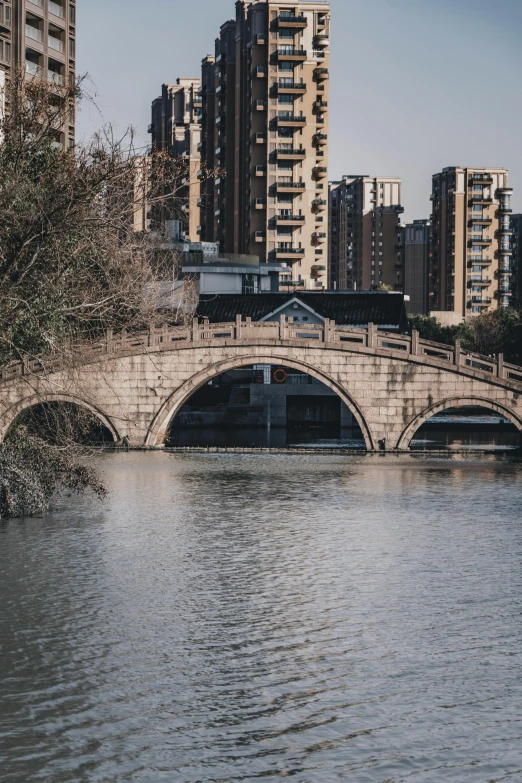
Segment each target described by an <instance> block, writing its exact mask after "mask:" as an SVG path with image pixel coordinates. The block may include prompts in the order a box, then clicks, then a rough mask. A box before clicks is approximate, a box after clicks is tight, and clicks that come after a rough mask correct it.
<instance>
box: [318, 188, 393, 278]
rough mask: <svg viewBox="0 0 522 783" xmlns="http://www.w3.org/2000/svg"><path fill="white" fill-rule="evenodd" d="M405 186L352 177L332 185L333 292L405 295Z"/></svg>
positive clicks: (330, 266)
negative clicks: (388, 289)
mask: <svg viewBox="0 0 522 783" xmlns="http://www.w3.org/2000/svg"><path fill="white" fill-rule="evenodd" d="M403 211H404V209H403V207H402V206H401V180H400V179H399V178H398V177H368V176H359V175H352V174H350V175H347V176H345V177H343V179H342V180H340V181H338V182H331V183H330V185H329V213H330V247H329V277H330V287H331V288H338V289H358V290H361V289H366V290H368V289H370V288H378V287H379V286H382V285H388V286H392V287H393V288H395V289H397V290H401V289H402V285H403V280H402V264H401V260H400V254H399V248H398V242H399V238H398V232H399V231H400V215H401V214H402V212H403Z"/></svg>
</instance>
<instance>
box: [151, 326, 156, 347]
mask: <svg viewBox="0 0 522 783" xmlns="http://www.w3.org/2000/svg"><path fill="white" fill-rule="evenodd" d="M155 342H156V324H155V323H154V321H151V322H150V324H149V348H152V347H153V345H154V344H155Z"/></svg>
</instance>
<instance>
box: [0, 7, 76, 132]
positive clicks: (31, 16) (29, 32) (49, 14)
mask: <svg viewBox="0 0 522 783" xmlns="http://www.w3.org/2000/svg"><path fill="white" fill-rule="evenodd" d="M75 57H76V2H74V0H31V2H29V0H2V1H1V2H0V71H1V72H3V73H2V76H1V77H0V81H1V82H3V81H4V79H9V74H10V73H12V72H13V71H14V70H21V71H22V72H25V73H26V74H27V76H28V77H32V78H42V79H45V80H48V81H49V82H52V83H54V84H58V85H63V84H65V83H66V80H67V79H68V78H69V77H70V76H71V75H72V76H74V74H75ZM7 109H8V107H7ZM59 141H60V143H61V144H62V146H63V147H69V146H70V145H72V144H73V143H74V111H71V114H70V118H69V123H68V125H67V126H66V127H65V128H61V129H60V137H59Z"/></svg>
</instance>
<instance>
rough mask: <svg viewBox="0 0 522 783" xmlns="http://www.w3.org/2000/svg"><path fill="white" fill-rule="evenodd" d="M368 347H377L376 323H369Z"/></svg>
mask: <svg viewBox="0 0 522 783" xmlns="http://www.w3.org/2000/svg"><path fill="white" fill-rule="evenodd" d="M367 345H368V348H377V327H376V326H375V324H372V323H369V324H368V339H367Z"/></svg>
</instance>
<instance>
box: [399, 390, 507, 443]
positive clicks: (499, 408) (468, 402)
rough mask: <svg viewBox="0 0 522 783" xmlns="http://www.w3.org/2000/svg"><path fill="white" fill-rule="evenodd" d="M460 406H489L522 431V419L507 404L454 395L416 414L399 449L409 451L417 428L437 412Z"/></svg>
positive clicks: (402, 438)
mask: <svg viewBox="0 0 522 783" xmlns="http://www.w3.org/2000/svg"><path fill="white" fill-rule="evenodd" d="M459 407H460V408H462V407H478V408H487V409H488V410H490V411H494V412H495V413H498V414H499V415H500V416H504V417H505V418H506V419H508V420H509V421H510V422H511V423H512V424H513V425H514V426H515V427H516V428H517V430H518V431H519V432H520V433H522V419H521V418H520V417H519V416H517V414H515V413H513V411H512V410H510V409H509V408H508V407H506V406H505V405H502V404H500V403H498V402H492V401H491V400H488V399H484V398H482V397H465V398H463V397H452V398H448V399H445V400H442V401H441V402H438V403H437V404H436V405H431V406H430V407H429V408H425V410H423V411H422V413H419V415H418V416H416V417H415V418H414V419H413V421H411V422H410V423H409V424H408V426H407V427H406V429H405V430H404V431H403V433H402V435H401V437H400V438H399V442H398V443H397V449H398V450H399V451H407V450H408V449H409V448H410V446H411V442H412V440H413V438H414V436H415V433H416V432H417V430H419V429H420V428H421V427H422V425H423V424H425V423H426V422H427V421H428V420H429V419H431V417H432V416H436V415H437V413H442V411H445V410H447V409H448V408H459Z"/></svg>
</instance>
